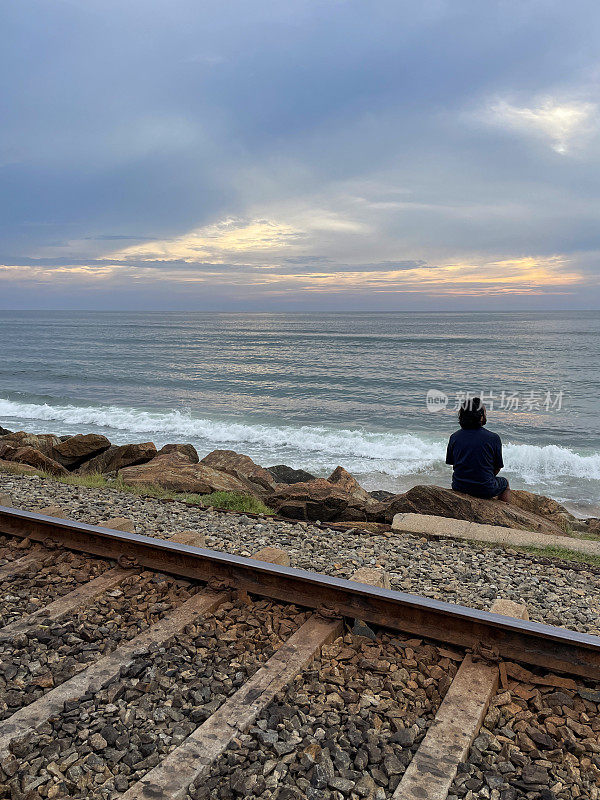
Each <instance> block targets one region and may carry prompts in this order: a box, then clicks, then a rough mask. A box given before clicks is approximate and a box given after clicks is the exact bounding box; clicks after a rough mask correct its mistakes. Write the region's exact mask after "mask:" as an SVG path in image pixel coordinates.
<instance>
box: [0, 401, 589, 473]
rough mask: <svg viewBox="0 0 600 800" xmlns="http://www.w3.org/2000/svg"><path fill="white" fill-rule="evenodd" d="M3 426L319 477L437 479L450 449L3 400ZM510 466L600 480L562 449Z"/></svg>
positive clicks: (523, 449) (435, 442) (308, 428)
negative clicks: (85, 435)
mask: <svg viewBox="0 0 600 800" xmlns="http://www.w3.org/2000/svg"><path fill="white" fill-rule="evenodd" d="M0 418H2V419H4V420H5V424H7V425H10V424H11V423H12V421H13V420H17V421H19V423H18V424H21V423H20V421H21V420H24V421H38V422H47V423H53V424H52V428H53V429H54V430H55V431H56V432H60V433H74V432H78V431H79V430H80V429H81V430H83V429H86V430H89V429H90V427H92V426H93V427H97V428H102V429H109V430H112V431H115V434H113V436H114V439H115V441H118V440H120V441H127V440H128V438H136V439H141V438H155V439H157V440H161V439H162V440H163V441H164V440H166V438H168V439H179V440H184V441H190V442H192V443H194V444H196V446H199V448H202V449H215V448H217V447H223V446H224V447H228V448H231V449H235V450H239V451H241V452H247V453H248V454H249V455H254V456H255V457H259V458H261V457H262V458H263V461H264V462H267V461H271V460H272V459H273V460H275V459H277V458H281V459H283V458H287V459H289V463H290V464H291V465H293V466H304V467H305V468H309V469H313V470H315V471H318V470H320V469H326V468H328V467H330V466H331V465H332V464H333V465H335V464H338V463H339V464H342V465H343V466H345V467H346V468H347V469H348V470H350V471H351V472H355V473H357V474H365V473H381V474H385V475H389V476H392V477H400V476H403V475H411V474H418V473H423V472H437V470H439V469H441V468H442V465H443V462H444V456H445V446H446V445H445V441H442V440H440V439H439V438H435V439H434V438H431V439H429V438H428V437H427V436H426V434H423V433H418V434H417V433H405V432H404V433H403V432H397V433H394V432H374V431H366V430H361V429H354V430H351V429H338V428H332V427H326V426H315V425H302V426H275V425H264V424H254V423H245V422H233V421H230V422H227V421H219V420H211V419H205V418H199V417H195V416H193V415H192V414H191V413H190V412H188V411H184V410H177V409H175V410H170V411H154V410H150V409H143V408H123V407H119V406H75V405H48V404H46V403H22V402H17V401H13V400H2V399H0ZM59 423H60V424H59ZM27 427H31V426H27ZM36 427H37V426H36ZM40 430H41V429H40ZM157 443H158V441H157ZM504 460H505V466H506V471H507V472H508V473H511V474H513V475H516V476H519V478H521V480H523V481H525V482H526V483H529V484H533V483H537V482H539V481H550V482H553V483H556V482H560V481H561V480H564V479H569V478H577V479H590V480H600V453H592V454H586V455H584V454H580V453H577V452H575V451H573V450H570V449H569V448H566V447H559V446H557V445H545V446H538V445H531V444H513V443H510V442H505V446H504Z"/></svg>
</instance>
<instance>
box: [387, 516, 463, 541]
mask: <svg viewBox="0 0 600 800" xmlns="http://www.w3.org/2000/svg"><path fill="white" fill-rule="evenodd" d="M472 524H473V523H471V522H467V520H464V519H451V518H449V517H436V516H434V515H432V514H413V513H406V514H396V515H395V516H394V519H393V520H392V530H394V531H404V532H405V533H425V534H427V533H429V534H434V535H438V536H464V535H466V534H467V533H468V531H469V527H470V525H472Z"/></svg>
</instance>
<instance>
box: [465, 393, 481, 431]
mask: <svg viewBox="0 0 600 800" xmlns="http://www.w3.org/2000/svg"><path fill="white" fill-rule="evenodd" d="M484 414H485V409H484V407H483V404H482V402H481V399H480V398H479V397H472V398H471V399H469V400H465V401H464V402H462V403H461V405H460V408H459V409H458V423H459V425H460V427H461V428H467V429H469V430H474V429H475V428H481V426H482V425H483V418H484Z"/></svg>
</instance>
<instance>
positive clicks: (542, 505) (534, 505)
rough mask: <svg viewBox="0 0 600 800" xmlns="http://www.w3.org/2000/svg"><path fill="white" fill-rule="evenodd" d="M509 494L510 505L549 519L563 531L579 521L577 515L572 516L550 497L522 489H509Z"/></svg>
mask: <svg viewBox="0 0 600 800" xmlns="http://www.w3.org/2000/svg"><path fill="white" fill-rule="evenodd" d="M510 494H511V500H510V502H511V505H514V506H517V508H520V509H522V510H523V511H528V512H530V513H531V514H536V515H537V516H538V517H544V519H548V520H550V522H552V523H554V524H555V525H557V526H558V527H559V528H562V529H563V530H564V531H568V530H569V529H570V528H571V526H572V525H574V524H577V523H578V522H579V520H578V519H577V517H574V516H573V514H571V513H570V512H569V511H567V509H566V508H565V507H564V506H561V504H560V503H557V502H556V500H552V498H551V497H545V496H544V495H543V494H534V493H533V492H526V491H524V490H523V489H511V492H510Z"/></svg>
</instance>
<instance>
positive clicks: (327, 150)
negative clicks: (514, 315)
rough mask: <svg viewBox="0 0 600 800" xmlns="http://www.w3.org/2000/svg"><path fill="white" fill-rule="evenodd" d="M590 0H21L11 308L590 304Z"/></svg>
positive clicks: (6, 150)
mask: <svg viewBox="0 0 600 800" xmlns="http://www.w3.org/2000/svg"><path fill="white" fill-rule="evenodd" d="M582 2H583V6H582V7H581V8H580V13H578V14H573V12H572V9H571V8H569V7H568V6H567V5H565V4H560V3H556V2H554V3H533V4H531V3H525V4H520V5H519V7H518V8H517V7H516V6H514V7H513V6H511V5H510V4H506V3H492V4H485V3H483V4H482V3H475V2H474V0H456V2H453V3H449V2H446V0H432V1H431V2H429V1H428V0H426V2H424V3H421V4H412V5H411V4H399V3H397V2H395V0H381V2H377V3H375V4H364V3H362V4H361V3H347V2H336V3H329V4H327V3H321V2H318V0H298V2H296V3H292V4H285V3H284V4H282V3H280V2H277V0H258V2H254V3H247V2H244V0H231V3H229V4H212V5H208V6H206V7H205V8H203V9H202V12H201V13H200V12H199V11H198V6H197V4H195V3H192V2H191V0H173V1H172V2H171V3H168V4H165V3H161V2H158V0H145V2H142V0H131V2H129V3H125V4H120V5H119V4H113V6H111V7H110V9H109V8H107V7H106V5H105V4H102V3H99V2H97V0H90V2H89V3H60V4H58V5H56V4H55V5H53V6H49V5H48V4H47V3H46V2H45V1H44V0H31V2H30V3H28V4H25V5H23V4H18V3H15V4H10V5H9V6H8V7H7V14H6V15H5V20H3V22H4V23H5V24H4V25H3V31H2V35H3V38H4V41H3V47H2V48H0V89H1V93H2V97H3V108H4V109H5V110H6V111H7V113H5V114H4V120H3V125H2V127H1V129H0V264H4V269H1V270H0V274H1V280H2V293H1V294H0V304H3V305H6V306H9V307H10V304H11V303H14V302H15V299H17V300H18V298H19V297H20V298H21V300H18V302H22V303H27V302H33V299H32V298H33V297H34V296H37V295H35V294H34V293H35V287H36V286H38V287H42V289H40V295H39V296H41V297H42V299H44V298H45V297H52V298H55V299H54V302H56V303H58V304H60V302H61V301H60V298H63V300H64V301H67V300H68V299H69V298H70V297H77V298H78V301H80V300H81V297H83V296H84V294H85V291H89V293H90V297H100V296H101V297H102V298H103V299H102V302H103V303H105V304H107V305H108V307H110V306H111V304H112V303H121V302H124V300H123V298H125V297H129V298H130V300H129V301H130V302H131V298H134V299H135V298H138V297H140V298H141V297H143V298H144V302H147V303H148V304H149V307H153V305H154V306H156V307H164V306H165V304H168V303H169V302H170V296H171V294H173V295H177V296H181V297H182V298H183V299H182V300H181V302H182V303H183V302H189V303H190V305H194V304H196V305H197V304H201V303H203V302H205V303H207V304H208V305H209V307H211V308H213V307H215V303H216V302H217V301H216V300H214V298H218V307H223V308H228V307H229V303H230V302H231V303H235V304H236V305H235V307H236V308H238V307H240V306H243V304H244V303H247V307H249V308H252V307H254V305H255V303H257V302H262V300H261V299H262V298H275V297H277V298H278V300H277V302H282V303H283V302H284V300H285V299H286V298H291V299H290V302H292V299H293V302H297V303H300V302H301V299H302V300H304V301H305V302H306V303H307V304H308V305H307V308H310V307H313V306H311V305H310V304H311V302H313V300H312V299H311V298H315V299H314V303H317V302H318V303H319V304H320V305H319V308H322V307H324V305H325V304H326V302H327V298H328V297H331V298H333V297H337V299H338V302H339V303H340V304H341V307H342V308H344V309H346V308H352V307H354V308H358V309H361V308H363V307H364V306H365V304H366V303H368V302H371V301H372V302H374V303H375V302H381V303H382V304H383V303H384V302H389V303H391V304H392V305H393V307H394V308H396V307H398V304H399V303H404V307H405V308H413V307H414V304H415V303H416V302H417V297H416V296H417V295H418V294H419V293H421V294H422V296H423V297H430V296H433V294H435V296H436V297H438V296H439V297H446V298H452V302H454V300H455V299H456V298H458V297H464V298H465V302H467V300H468V298H469V297H471V296H476V297H478V298H479V299H480V300H481V302H482V303H483V301H484V300H485V298H486V297H492V296H494V297H502V296H507V297H510V298H511V299H512V298H516V297H518V296H522V297H525V298H527V297H531V298H533V297H540V298H541V299H543V298H544V297H548V298H550V297H551V296H554V295H557V294H558V293H559V292H565V293H567V294H565V295H564V297H565V298H566V302H567V304H568V303H570V302H572V303H579V302H580V301H581V302H588V298H589V297H590V296H591V295H590V290H592V289H594V287H595V286H596V283H595V281H596V280H597V278H596V276H597V274H598V271H599V264H600V262H599V259H598V257H597V254H598V252H600V226H599V225H598V208H599V207H600V189H599V188H598V187H599V186H600V158H599V156H600V137H598V136H596V135H595V131H596V128H597V120H598V109H597V105H596V100H595V99H594V98H595V96H594V95H593V94H592V93H591V91H592V90H591V88H590V87H593V85H594V75H595V73H594V70H595V69H597V67H596V65H597V35H596V31H597V23H598V22H599V21H600V8H599V7H598V5H597V4H596V3H594V2H592V0H582ZM140 32H142V34H143V35H141V34H140ZM574 54H576V57H574ZM2 67H3V69H2ZM596 77H597V75H596ZM465 109H477V111H476V112H475V113H474V112H471V113H470V115H469V116H468V119H467V118H466V114H465ZM474 122H475V123H476V124H473V123H474ZM466 123H468V124H466ZM516 141H517V142H520V141H525V142H527V143H531V142H533V143H534V144H535V143H536V142H537V143H538V144H539V143H541V144H539V146H533V147H532V146H527V147H519V146H515V142H516ZM548 153H550V154H551V155H553V154H556V155H555V156H554V157H552V158H550V159H549V158H548ZM558 156H560V157H558ZM522 259H525V261H523V260H522ZM526 259H533V261H532V262H528V261H527V260H526ZM101 284H102V285H103V286H104V287H105V289H104V294H101V293H100V289H99V287H100V285H101ZM86 287H87V289H86ZM188 289H189V291H188ZM196 289H197V291H196ZM594 290H595V289H594ZM386 293H387V295H388V296H389V298H390V299H389V301H385V297H386ZM403 293H404V294H406V295H407V298H408V299H406V298H405V299H403V298H402V294H403ZM208 297H210V298H212V299H211V301H210V303H209V301H208V300H207V298H208ZM56 298H58V299H56ZM373 298H375V299H373ZM135 302H136V304H138V303H139V302H141V300H140V301H138V300H137V299H135ZM478 302H479V300H478ZM273 304H274V306H273V307H275V300H273ZM91 305H94V304H93V303H91ZM59 307H60V306H59ZM98 307H100V306H98ZM136 307H137V305H136Z"/></svg>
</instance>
